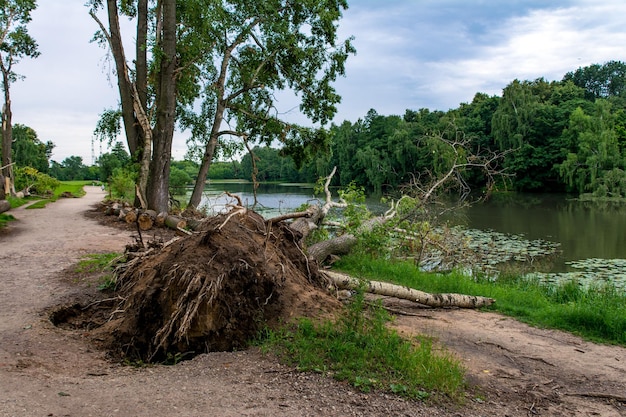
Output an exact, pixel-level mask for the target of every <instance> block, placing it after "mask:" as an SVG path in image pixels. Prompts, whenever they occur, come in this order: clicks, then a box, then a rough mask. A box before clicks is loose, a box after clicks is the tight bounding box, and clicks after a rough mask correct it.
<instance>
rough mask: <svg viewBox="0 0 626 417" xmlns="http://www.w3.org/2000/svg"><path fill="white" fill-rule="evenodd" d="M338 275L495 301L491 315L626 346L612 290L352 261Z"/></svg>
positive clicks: (622, 300)
mask: <svg viewBox="0 0 626 417" xmlns="http://www.w3.org/2000/svg"><path fill="white" fill-rule="evenodd" d="M335 266H336V267H337V268H338V269H341V270H343V271H346V272H348V273H350V274H352V275H354V276H361V277H364V278H369V279H375V280H379V281H386V282H392V283H396V284H400V285H406V286H408V287H411V288H415V289H419V290H421V291H427V292H434V293H443V292H451V293H462V294H469V295H482V296H485V297H491V298H494V299H495V300H496V303H495V304H494V305H492V306H490V307H487V309H489V310H494V311H497V312H500V313H502V314H505V315H508V316H511V317H514V318H516V319H519V320H520V321H523V322H526V323H528V324H531V325H533V326H537V327H546V328H553V329H560V330H565V331H568V332H571V333H574V334H577V335H579V336H581V337H583V338H585V339H588V340H592V341H595V342H600V343H608V344H619V345H624V346H626V294H623V293H620V292H619V291H618V290H616V289H615V287H612V286H597V287H592V288H589V289H585V288H583V287H582V286H581V285H578V283H576V282H568V283H565V284H562V285H560V286H548V285H545V284H540V283H538V282H536V281H533V280H528V279H524V278H522V277H520V276H515V275H509V276H503V277H500V278H499V279H498V280H496V281H493V280H489V279H481V278H472V277H468V276H466V275H463V274H460V273H456V272H452V273H449V274H433V273H427V272H422V271H420V270H418V269H417V268H416V267H415V266H414V265H413V264H412V263H411V262H403V261H389V260H380V259H373V258H371V257H367V256H362V255H358V254H357V255H350V256H346V257H344V258H342V259H341V261H339V262H338V263H337V264H336V265H335Z"/></svg>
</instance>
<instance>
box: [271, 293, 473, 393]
mask: <svg viewBox="0 0 626 417" xmlns="http://www.w3.org/2000/svg"><path fill="white" fill-rule="evenodd" d="M353 298H354V300H353V301H352V303H351V304H350V305H349V307H348V309H347V311H346V313H345V314H344V315H343V316H342V317H341V318H340V319H338V320H337V321H336V322H330V321H326V322H323V323H314V322H313V321H311V320H310V319H301V320H300V322H299V323H298V324H297V325H290V326H285V327H284V328H283V329H282V330H280V331H277V332H273V331H267V333H266V334H265V335H264V339H263V342H262V347H263V348H264V349H265V350H270V349H271V350H272V351H275V352H277V353H278V355H279V357H281V358H282V359H283V360H286V361H287V362H289V363H291V364H295V365H297V366H298V369H300V370H303V371H314V372H320V373H323V374H325V375H329V376H332V377H334V378H335V379H337V380H341V381H347V382H349V383H350V384H351V385H353V386H354V387H356V388H358V389H359V390H361V391H363V392H369V391H370V390H383V391H387V392H393V393H395V394H399V395H401V396H404V397H408V398H412V399H419V400H425V399H431V400H435V401H437V400H450V399H451V400H453V401H456V402H461V400H462V399H463V397H464V393H465V388H466V385H465V379H464V378H465V370H464V368H463V367H462V366H461V364H460V362H458V361H457V360H456V359H454V358H452V357H451V356H450V355H448V354H446V353H445V352H442V351H440V350H439V349H435V348H434V347H433V343H432V340H431V339H429V338H425V337H420V338H415V339H412V340H406V339H404V338H402V337H401V336H400V335H398V334H397V332H396V331H395V330H392V329H390V328H389V327H388V326H387V323H388V322H389V320H390V316H389V314H388V313H387V312H386V311H385V310H384V309H382V308H381V307H379V306H368V305H366V304H365V302H364V299H363V294H362V293H361V294H357V295H356V296H355V297H353Z"/></svg>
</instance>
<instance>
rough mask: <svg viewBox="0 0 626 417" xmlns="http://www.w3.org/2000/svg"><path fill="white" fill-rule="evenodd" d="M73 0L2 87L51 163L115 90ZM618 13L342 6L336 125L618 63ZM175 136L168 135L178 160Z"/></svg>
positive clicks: (55, 3)
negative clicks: (343, 52) (49, 149)
mask: <svg viewBox="0 0 626 417" xmlns="http://www.w3.org/2000/svg"><path fill="white" fill-rule="evenodd" d="M83 3H84V2H81V1H68V0H42V1H40V2H39V7H38V9H37V10H36V11H35V13H34V15H33V21H32V22H31V24H29V31H30V32H31V34H32V35H33V36H34V37H35V39H36V40H37V42H38V43H39V45H40V50H41V52H42V55H41V57H39V58H38V59H35V60H24V61H22V62H21V63H19V64H18V66H17V67H16V70H17V71H18V72H19V73H22V74H24V75H26V76H27V78H26V79H25V80H24V81H19V82H17V83H15V84H13V85H12V90H11V92H12V98H13V111H14V121H15V122H16V123H22V124H26V125H28V126H30V127H32V128H33V129H35V130H36V131H37V133H38V134H39V137H40V139H42V140H44V141H46V140H52V141H53V142H54V143H55V144H56V148H55V151H54V155H53V159H55V160H57V161H62V160H63V159H64V158H65V157H67V156H70V155H79V156H82V157H83V160H84V161H85V162H88V163H90V162H91V139H92V132H93V129H94V127H95V123H96V121H97V119H98V115H99V114H100V113H101V112H102V111H103V110H104V109H105V108H110V107H114V106H116V105H117V102H118V96H117V89H116V84H115V81H110V80H109V79H108V78H109V76H110V75H111V71H110V68H109V67H108V66H107V64H106V61H105V60H104V58H105V57H106V52H105V51H104V50H103V49H101V48H99V47H98V46H97V45H95V44H92V43H90V42H89V41H90V39H91V37H92V36H93V33H94V32H95V30H96V28H97V26H96V23H95V22H94V21H93V20H92V19H91V18H90V17H89V15H88V13H87V8H86V7H84V6H83ZM623 16H626V3H624V2H623V1H622V0H619V1H618V0H607V1H602V2H599V1H597V0H555V1H551V2H545V1H540V0H536V1H534V0H523V1H515V0H507V1H504V2H501V1H496V0H493V1H479V0H471V1H470V0H437V1H411V0H389V1H385V2H380V1H367V0H358V1H354V2H351V5H350V9H349V10H348V11H347V12H346V13H345V15H344V19H343V20H342V21H341V22H340V38H341V39H343V38H346V37H348V36H350V35H354V36H355V37H356V39H355V41H354V43H355V46H356V48H357V55H356V56H353V57H350V58H349V60H348V62H347V68H346V70H347V77H346V78H344V79H340V80H338V82H337V90H338V91H339V93H340V94H341V95H342V97H343V100H342V103H341V104H340V106H339V112H338V114H337V117H336V118H335V121H336V122H337V123H340V122H341V121H343V120H351V121H356V119H357V118H359V117H363V116H365V114H366V113H367V111H368V110H369V109H370V108H374V109H376V110H377V111H378V112H379V113H380V114H403V113H404V111H405V110H406V109H412V110H417V109H419V108H422V107H427V108H430V109H439V110H447V109H449V108H455V107H457V106H458V105H459V104H460V103H461V102H467V101H471V99H472V97H473V96H474V94H475V93H477V92H485V93H488V94H498V95H499V94H501V91H502V89H503V88H504V87H505V86H506V85H507V84H508V83H510V82H511V81H512V80H513V79H515V78H517V79H521V80H525V79H535V78H538V77H545V78H546V79H548V80H555V79H561V78H562V76H563V75H564V74H565V73H566V72H568V71H572V70H575V69H576V68H578V67H579V66H586V65H590V64H594V63H603V62H605V61H608V60H622V61H626V57H625V56H624V55H625V54H626V49H625V47H624V45H626V25H624V17H623ZM125 29H130V27H127V28H125ZM129 33H131V32H129ZM131 36H132V34H131ZM185 136H186V135H185V134H177V136H176V140H175V144H174V150H173V153H174V156H175V157H176V158H178V159H180V158H182V157H183V155H184V153H185V143H184V137H185ZM95 148H96V149H95V151H96V155H97V154H98V153H99V148H100V146H99V145H98V144H96V147H95ZM104 150H106V149H104Z"/></svg>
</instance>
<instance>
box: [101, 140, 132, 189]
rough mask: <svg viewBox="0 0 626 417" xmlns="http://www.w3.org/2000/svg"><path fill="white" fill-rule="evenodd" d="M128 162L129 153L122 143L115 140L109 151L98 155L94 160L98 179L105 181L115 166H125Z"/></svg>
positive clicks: (129, 161) (129, 160)
mask: <svg viewBox="0 0 626 417" xmlns="http://www.w3.org/2000/svg"><path fill="white" fill-rule="evenodd" d="M130 163H131V159H130V155H128V152H126V149H125V148H124V145H123V144H122V142H116V143H115V145H114V146H113V148H112V149H111V152H107V153H104V154H102V155H100V157H99V158H98V159H97V160H96V165H97V167H98V179H99V180H100V181H102V182H107V181H109V178H111V176H112V175H113V171H114V170H115V169H116V168H124V167H127V166H128V165H129V164H130Z"/></svg>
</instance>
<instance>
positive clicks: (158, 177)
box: [148, 0, 176, 212]
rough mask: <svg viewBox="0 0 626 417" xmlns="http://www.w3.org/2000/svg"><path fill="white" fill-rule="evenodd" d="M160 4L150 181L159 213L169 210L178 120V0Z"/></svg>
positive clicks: (150, 199) (150, 197) (151, 201)
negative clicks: (158, 49)
mask: <svg viewBox="0 0 626 417" xmlns="http://www.w3.org/2000/svg"><path fill="white" fill-rule="evenodd" d="M161 7H162V10H163V38H162V43H161V50H162V52H163V56H162V57H161V66H160V69H159V78H158V81H157V83H158V84H157V111H156V124H155V127H154V129H153V140H154V152H153V155H152V161H151V163H150V177H149V180H148V208H150V209H153V210H156V211H157V212H161V211H167V210H168V206H169V179H170V161H171V155H172V140H173V138H174V124H175V122H176V79H175V73H176V1H175V0H163V2H162V6H161Z"/></svg>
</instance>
